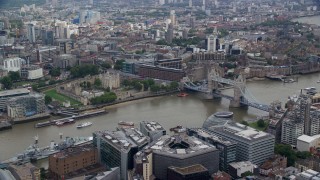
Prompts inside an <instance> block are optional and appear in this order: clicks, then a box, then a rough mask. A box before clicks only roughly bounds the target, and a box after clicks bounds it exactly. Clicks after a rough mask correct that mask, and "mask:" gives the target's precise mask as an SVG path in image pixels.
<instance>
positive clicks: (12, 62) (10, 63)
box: [0, 57, 26, 72]
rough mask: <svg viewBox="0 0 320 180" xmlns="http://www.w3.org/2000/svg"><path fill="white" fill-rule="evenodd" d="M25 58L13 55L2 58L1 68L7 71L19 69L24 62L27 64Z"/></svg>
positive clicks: (0, 61)
mask: <svg viewBox="0 0 320 180" xmlns="http://www.w3.org/2000/svg"><path fill="white" fill-rule="evenodd" d="M25 62H26V61H25V60H24V59H21V58H18V57H13V58H6V59H1V60H0V68H1V69H2V70H6V71H8V72H9V71H15V72H16V71H19V70H20V68H21V65H22V64H25Z"/></svg>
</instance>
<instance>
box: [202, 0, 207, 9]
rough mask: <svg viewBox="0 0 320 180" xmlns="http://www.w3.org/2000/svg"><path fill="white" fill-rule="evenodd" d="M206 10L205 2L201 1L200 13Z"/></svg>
mask: <svg viewBox="0 0 320 180" xmlns="http://www.w3.org/2000/svg"><path fill="white" fill-rule="evenodd" d="M205 10H206V0H202V11H205Z"/></svg>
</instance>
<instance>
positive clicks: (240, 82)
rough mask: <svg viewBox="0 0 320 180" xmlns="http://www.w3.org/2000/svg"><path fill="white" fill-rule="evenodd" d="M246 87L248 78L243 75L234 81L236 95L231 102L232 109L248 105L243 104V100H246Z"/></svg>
mask: <svg viewBox="0 0 320 180" xmlns="http://www.w3.org/2000/svg"><path fill="white" fill-rule="evenodd" d="M245 87H246V78H245V76H244V75H243V74H242V73H241V74H240V75H239V76H238V78H237V79H235V81H234V87H233V89H234V94H233V100H231V101H230V105H229V106H230V107H244V106H246V105H243V104H241V98H244V97H243V96H242V95H243V94H244V93H245Z"/></svg>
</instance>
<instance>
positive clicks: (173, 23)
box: [170, 10, 176, 26]
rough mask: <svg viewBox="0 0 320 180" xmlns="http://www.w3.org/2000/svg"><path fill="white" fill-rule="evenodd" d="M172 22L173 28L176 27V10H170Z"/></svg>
mask: <svg viewBox="0 0 320 180" xmlns="http://www.w3.org/2000/svg"><path fill="white" fill-rule="evenodd" d="M170 21H171V24H172V25H173V26H174V25H176V12H175V10H170Z"/></svg>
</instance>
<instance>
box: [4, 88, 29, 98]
mask: <svg viewBox="0 0 320 180" xmlns="http://www.w3.org/2000/svg"><path fill="white" fill-rule="evenodd" d="M26 93H30V91H29V90H28V89H26V88H21V89H12V90H6V91H0V97H1V96H12V95H18V94H26Z"/></svg>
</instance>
